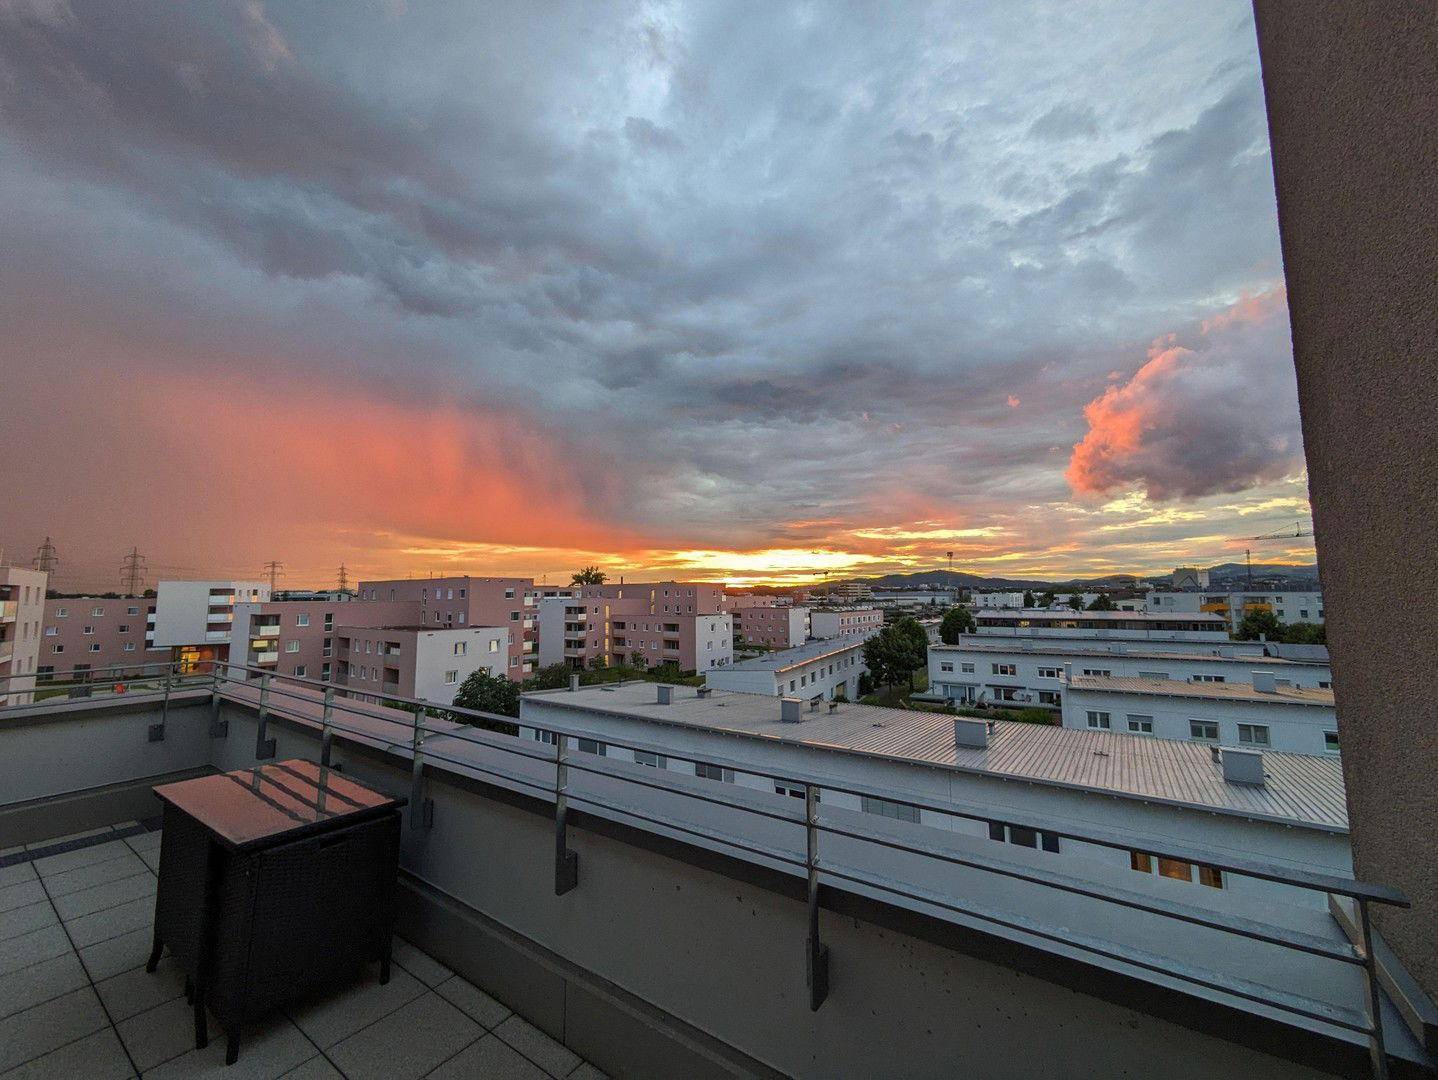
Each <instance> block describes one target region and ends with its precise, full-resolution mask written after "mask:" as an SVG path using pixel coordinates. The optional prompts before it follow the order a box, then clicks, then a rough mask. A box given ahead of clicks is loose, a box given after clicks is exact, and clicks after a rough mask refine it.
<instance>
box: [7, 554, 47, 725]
mask: <svg viewBox="0 0 1438 1080" xmlns="http://www.w3.org/2000/svg"><path fill="white" fill-rule="evenodd" d="M48 580H49V575H48V574H46V573H45V572H44V571H43V570H24V569H21V568H20V567H18V566H0V705H28V704H29V703H30V702H32V701H33V700H34V697H35V695H34V693H33V691H34V689H35V673H36V668H37V667H38V666H39V662H40V636H41V627H42V625H43V623H44V620H45V585H46V582H47V581H48Z"/></svg>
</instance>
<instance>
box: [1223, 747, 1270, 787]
mask: <svg viewBox="0 0 1438 1080" xmlns="http://www.w3.org/2000/svg"><path fill="white" fill-rule="evenodd" d="M1220 756H1221V757H1222V759H1223V778H1224V779H1225V780H1227V781H1228V782H1229V783H1230V784H1248V785H1250V786H1252V787H1262V786H1263V755H1262V754H1260V753H1259V752H1258V751H1257V750H1239V749H1238V748H1236V747H1232V746H1225V747H1224V748H1223V753H1222V754H1221V755H1220Z"/></svg>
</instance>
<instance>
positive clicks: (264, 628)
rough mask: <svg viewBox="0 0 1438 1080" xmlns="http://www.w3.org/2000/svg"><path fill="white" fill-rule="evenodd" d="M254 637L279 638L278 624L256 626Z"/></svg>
mask: <svg viewBox="0 0 1438 1080" xmlns="http://www.w3.org/2000/svg"><path fill="white" fill-rule="evenodd" d="M255 636H256V637H279V636H280V624H279V623H261V624H260V625H258V626H256V627H255Z"/></svg>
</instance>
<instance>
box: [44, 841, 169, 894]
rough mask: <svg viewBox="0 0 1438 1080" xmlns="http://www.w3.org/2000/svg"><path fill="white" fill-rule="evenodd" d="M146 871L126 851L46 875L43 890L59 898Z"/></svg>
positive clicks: (131, 854)
mask: <svg viewBox="0 0 1438 1080" xmlns="http://www.w3.org/2000/svg"><path fill="white" fill-rule="evenodd" d="M147 869H148V867H147V866H146V865H145V863H144V861H143V860H141V858H140V856H138V855H136V854H135V853H134V852H133V851H128V850H127V851H125V852H123V853H121V854H120V855H118V856H116V857H115V858H113V859H106V860H105V861H104V862H98V863H90V864H89V865H88V866H78V867H76V868H75V869H74V870H65V871H62V872H61V873H58V874H47V875H45V888H46V889H47V890H48V891H49V893H50V895H51V896H53V897H56V898H59V897H61V896H66V895H68V894H69V893H72V892H79V891H80V890H81V889H91V888H94V887H95V886H96V885H103V884H105V883H106V882H107V881H119V880H120V879H121V878H127V877H134V876H135V875H136V874H143V873H145V872H146V870H147Z"/></svg>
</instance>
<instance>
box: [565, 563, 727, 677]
mask: <svg viewBox="0 0 1438 1080" xmlns="http://www.w3.org/2000/svg"><path fill="white" fill-rule="evenodd" d="M542 591H543V593H544V595H542V596H540V597H539V603H538V612H539V614H538V624H539V635H538V636H539V651H538V658H539V664H540V666H542V667H543V666H548V665H550V664H568V665H569V666H570V667H573V668H576V669H578V668H586V667H590V666H592V665H594V664H596V663H606V664H607V663H619V662H621V661H622V662H628V663H636V664H642V665H643V666H645V667H655V666H657V665H659V664H662V663H674V664H678V665H679V667H680V668H681V669H682V670H684V671H706V670H708V669H710V668H715V667H722V666H723V665H725V664H728V663H730V662H731V661H732V660H733V657H734V648H733V625H734V620H733V618H732V617H731V615H730V614H729V613H728V611H727V608H726V602H725V601H726V598H725V595H724V589H723V587H722V586H719V585H706V584H701V583H696V582H681V581H655V582H641V583H637V584H624V583H622V582H621V583H619V584H613V585H582V586H581V585H575V586H567V587H564V586H561V587H555V586H550V587H548V588H545V589H543V590H542ZM726 633H727V634H728V635H729V636H728V638H727V639H724V640H722V641H721V637H722V635H724V634H726Z"/></svg>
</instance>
